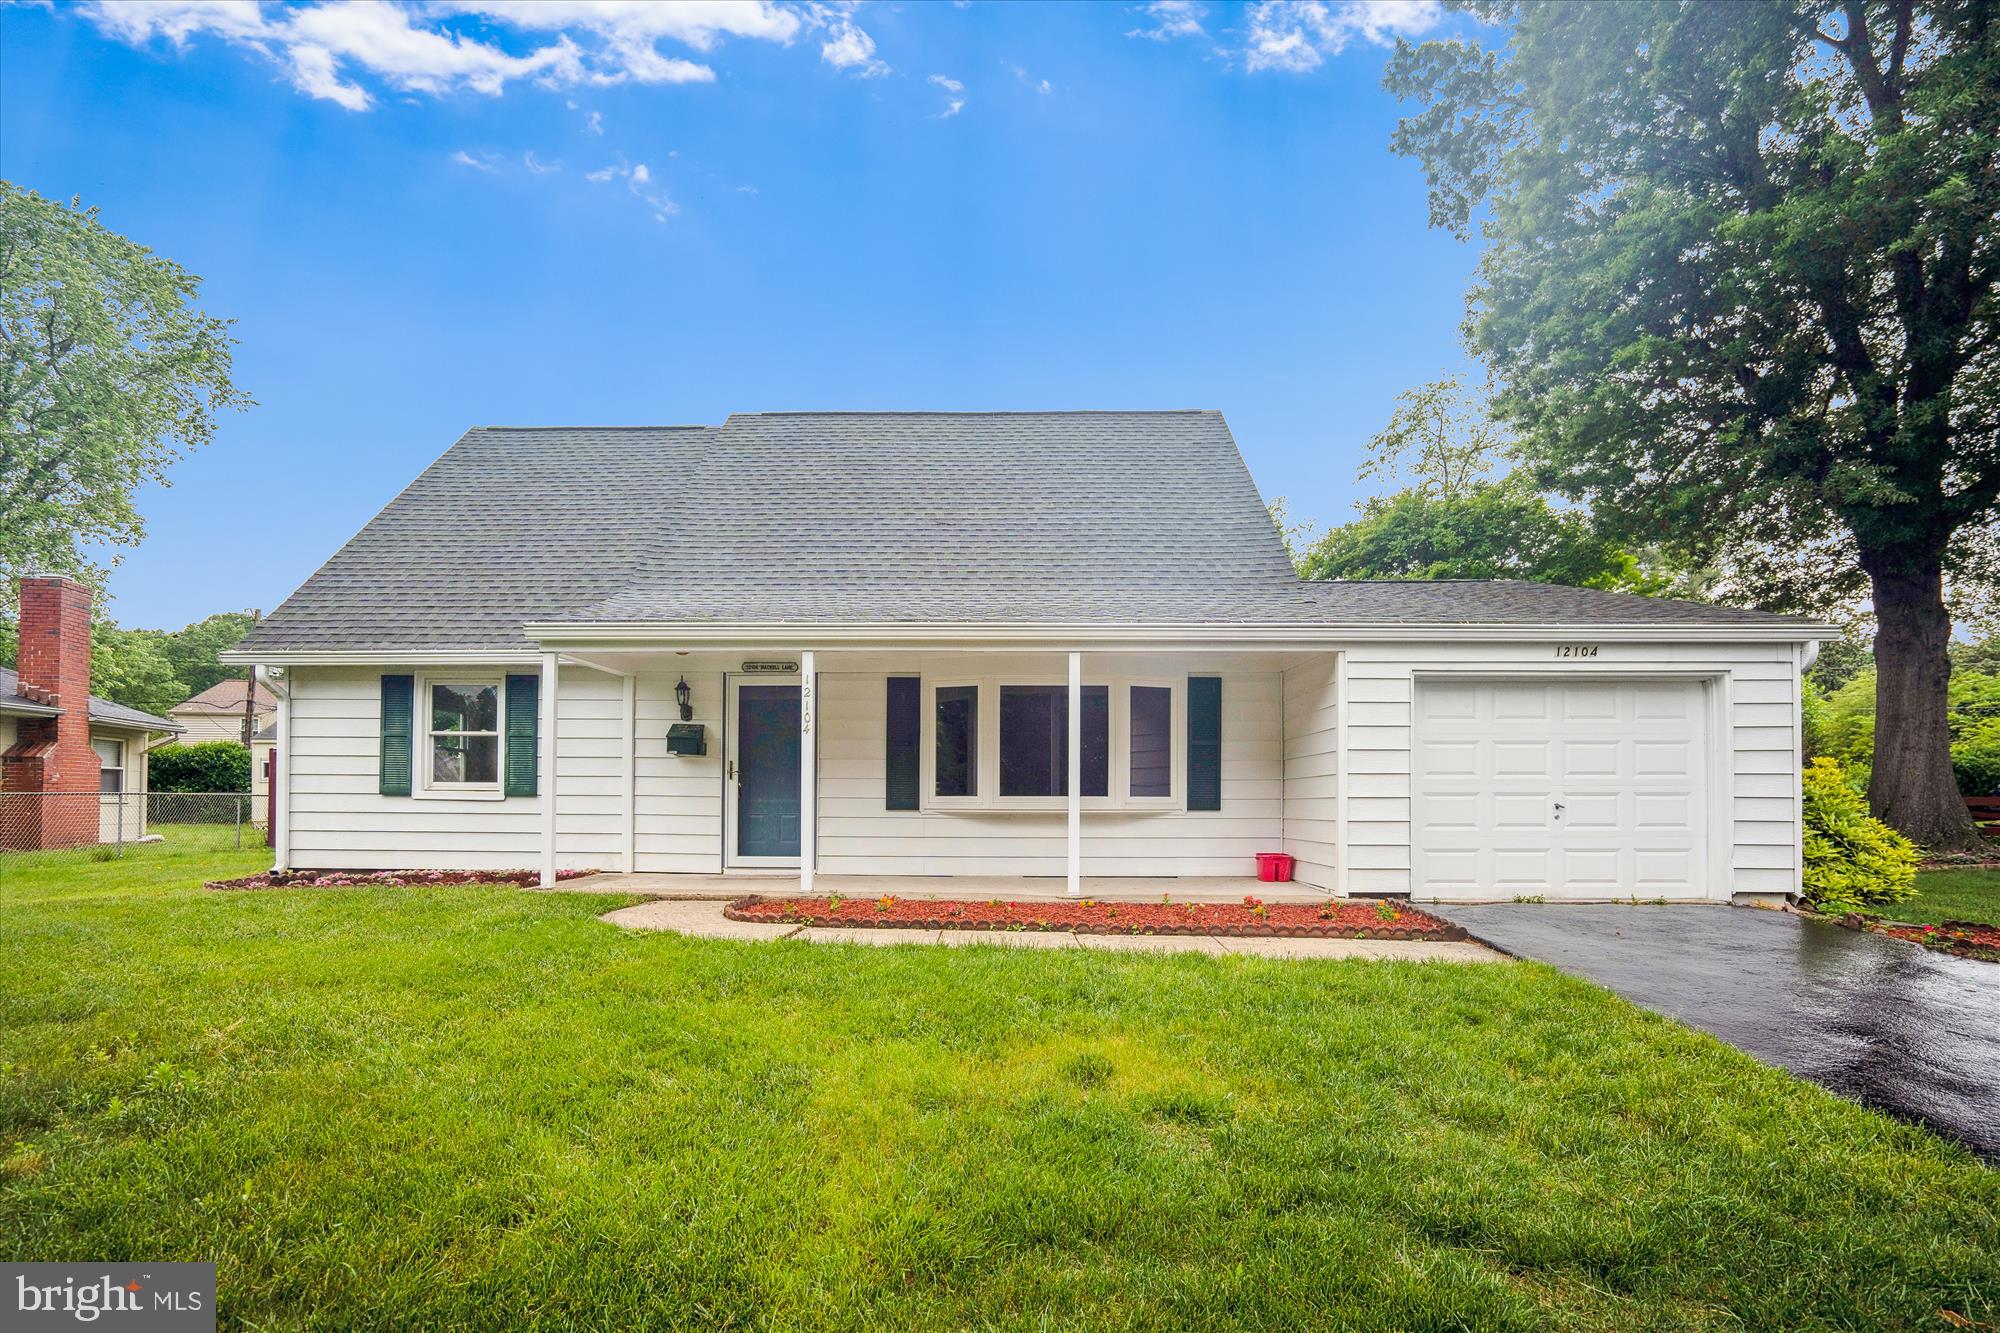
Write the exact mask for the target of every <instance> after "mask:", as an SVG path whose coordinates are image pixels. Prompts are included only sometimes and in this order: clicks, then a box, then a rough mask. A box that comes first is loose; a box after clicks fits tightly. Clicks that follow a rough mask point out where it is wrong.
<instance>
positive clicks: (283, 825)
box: [146, 667, 295, 870]
mask: <svg viewBox="0 0 2000 1333" xmlns="http://www.w3.org/2000/svg"><path fill="white" fill-rule="evenodd" d="M264 674H265V672H264V668H263V667H257V668H255V669H254V671H253V674H252V678H253V679H263V678H264ZM292 678H293V673H292V672H290V671H287V672H286V673H285V688H284V689H283V690H278V691H273V692H274V693H275V694H277V696H278V743H277V744H276V745H274V746H272V747H271V753H272V754H273V755H274V756H275V758H273V759H272V761H271V767H272V770H273V771H272V774H271V777H270V779H269V781H270V782H272V783H274V784H276V785H275V786H274V787H270V788H267V789H266V790H268V791H269V792H270V796H269V798H268V800H269V804H267V805H266V806H265V809H266V811H267V812H268V813H269V817H270V819H271V869H273V870H290V869H291V868H292V865H291V862H292V792H291V787H292V764H293V763H294V762H295V761H294V758H293V755H292ZM251 778H252V781H251V786H252V787H253V788H254V787H255V786H256V782H255V778H256V775H255V774H254V773H253V774H252V775H251ZM152 780H153V776H152V772H151V770H150V769H149V770H148V771H147V774H146V785H147V786H148V787H151V786H152Z"/></svg>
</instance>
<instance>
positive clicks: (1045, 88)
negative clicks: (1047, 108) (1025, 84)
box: [1035, 79, 1055, 97]
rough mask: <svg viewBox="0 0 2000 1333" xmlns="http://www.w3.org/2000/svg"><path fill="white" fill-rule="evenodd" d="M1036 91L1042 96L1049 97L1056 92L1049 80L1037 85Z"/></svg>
mask: <svg viewBox="0 0 2000 1333" xmlns="http://www.w3.org/2000/svg"><path fill="white" fill-rule="evenodd" d="M1035 91H1036V92H1038V93H1040V94H1041V95H1042V96H1044V97H1047V96H1048V95H1049V94H1050V93H1052V92H1054V91H1055V89H1054V88H1053V87H1051V86H1050V85H1049V81H1048V80H1047V79H1043V80H1042V81H1041V82H1040V83H1038V84H1036V85H1035Z"/></svg>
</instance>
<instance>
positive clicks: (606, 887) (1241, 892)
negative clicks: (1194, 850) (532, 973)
mask: <svg viewBox="0 0 2000 1333" xmlns="http://www.w3.org/2000/svg"><path fill="white" fill-rule="evenodd" d="M556 888H557V889H558V890H560V891H562V892H565V893H632V894H644V895H645V896H646V897H648V898H659V899H668V900H720V899H733V898H742V897H746V896H748V895H750V894H753V893H754V894H759V895H762V896H764V897H767V898H782V897H792V896H795V895H798V894H800V893H802V892H804V891H803V890H802V889H801V888H800V887H799V877H798V876H797V875H796V874H790V875H776V874H771V875H761V874H759V875H701V874H669V873H660V872H648V871H636V872H632V873H624V872H618V871H608V872H601V873H599V874H595V875H591V876H588V877H587V878H584V879H575V880H565V881H563V882H561V883H560V884H558V885H556ZM812 892H813V893H816V894H820V895H826V894H834V893H837V894H839V895H841V896H842V897H844V898H879V897H881V896H883V895H884V894H888V895H890V896H893V897H897V898H930V899H936V898H956V899H968V900H972V901H976V902H984V901H987V900H990V899H995V898H997V899H1000V900H1001V901H1002V902H1050V901H1054V900H1056V899H1066V898H1068V897H1069V896H1070V893H1069V882H1068V881H1067V880H1066V879H1057V878H1054V877H1049V876H1022V875H922V876H913V875H825V874H822V875H819V876H816V877H815V878H814V880H813V887H812ZM1079 896H1081V897H1083V898H1088V899H1092V900H1095V901H1097V902H1112V903H1137V902H1158V901H1160V899H1161V898H1163V897H1165V898H1171V899H1173V901H1175V902H1177V903H1233V902H1241V901H1242V900H1243V899H1244V898H1246V897H1254V898H1261V899H1263V900H1264V901H1265V902H1269V903H1306V902H1322V901H1324V900H1325V899H1327V898H1328V897H1330V896H1331V894H1330V893H1329V892H1328V891H1327V890H1325V889H1322V888H1316V887H1315V886H1313V885H1311V884H1300V883H1290V884H1266V883H1264V882H1262V881H1260V880H1258V879H1256V878H1254V877H1247V876H1246V877H1241V878H1237V877H1231V876H1189V877H1186V878H1180V877H1174V876H1124V875H1086V876H1084V878H1083V889H1082V893H1081V894H1080V895H1079Z"/></svg>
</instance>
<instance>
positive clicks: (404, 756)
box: [381, 676, 417, 796]
mask: <svg viewBox="0 0 2000 1333" xmlns="http://www.w3.org/2000/svg"><path fill="white" fill-rule="evenodd" d="M416 688H417V682H416V678H415V677H414V676H384V677H382V774H381V780H382V787H381V791H382V794H383V795H384V796H408V795H409V794H410V728H411V725H412V721H413V719H412V717H411V713H412V711H413V710H412V700H413V699H414V697H415V694H416Z"/></svg>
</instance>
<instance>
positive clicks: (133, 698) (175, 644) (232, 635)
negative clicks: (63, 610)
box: [0, 611, 257, 713]
mask: <svg viewBox="0 0 2000 1333" xmlns="http://www.w3.org/2000/svg"><path fill="white" fill-rule="evenodd" d="M256 623H257V613H256V612H255V611H221V612H217V613H216V614H215V615H212V616H206V617H204V618H202V619H201V620H197V621H195V622H194V623H193V624H192V625H188V626H185V627H183V628H181V629H178V630H162V629H125V628H123V627H121V626H119V625H118V624H117V623H116V622H115V621H112V620H111V619H109V618H108V617H104V616H99V617H98V618H97V619H96V620H95V621H94V622H93V623H92V624H91V627H90V692H91V693H92V694H96V695H99V696H101V697H103V698H106V699H109V700H111V701H112V702H113V703H121V704H124V705H125V706H126V707H128V708H139V709H143V710H145V711H146V712H148V713H165V712H167V711H168V710H169V709H171V708H173V707H174V706H175V705H176V704H180V703H184V702H186V701H187V700H188V699H191V698H193V697H194V696H195V695H197V694H200V693H201V692H202V691H203V690H205V689H207V688H208V687H209V686H211V685H214V684H215V683H216V682H218V681H222V680H241V679H242V678H243V675H244V672H243V668H241V667H226V666H224V665H222V663H221V662H220V661H219V660H217V659H218V657H219V656H220V654H222V653H223V652H225V651H226V650H228V649H230V648H234V647H235V646H236V645H237V644H238V643H239V642H241V640H242V638H243V636H244V635H245V634H248V633H249V632H250V627H251V626H252V625H254V624H256ZM18 635H19V627H18V626H17V625H15V624H14V623H13V622H11V621H9V622H0V666H10V667H11V666H13V665H14V660H15V653H16V649H17V647H18Z"/></svg>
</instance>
